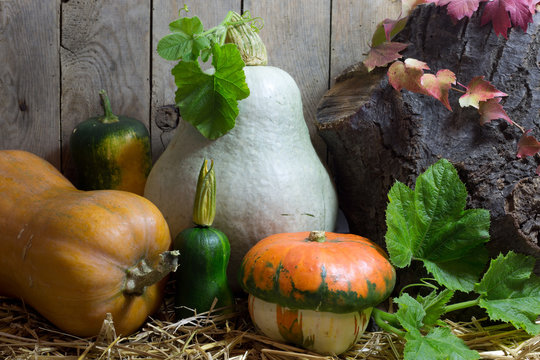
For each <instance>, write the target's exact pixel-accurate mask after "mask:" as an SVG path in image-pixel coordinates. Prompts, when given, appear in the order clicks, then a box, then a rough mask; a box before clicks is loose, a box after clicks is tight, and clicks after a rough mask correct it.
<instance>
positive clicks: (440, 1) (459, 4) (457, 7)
mask: <svg viewBox="0 0 540 360" xmlns="http://www.w3.org/2000/svg"><path fill="white" fill-rule="evenodd" d="M483 1H487V0H428V2H429V3H434V4H435V5H437V6H445V5H448V6H447V8H446V10H447V11H448V15H450V16H451V17H452V19H454V20H460V19H463V18H464V17H471V15H472V14H473V13H474V12H475V11H476V10H478V5H479V4H480V3H481V2H483Z"/></svg>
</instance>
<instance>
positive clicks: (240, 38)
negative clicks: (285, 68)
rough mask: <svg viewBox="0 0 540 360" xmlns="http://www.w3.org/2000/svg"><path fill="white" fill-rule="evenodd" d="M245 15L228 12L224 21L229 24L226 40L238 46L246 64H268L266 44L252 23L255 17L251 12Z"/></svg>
mask: <svg viewBox="0 0 540 360" xmlns="http://www.w3.org/2000/svg"><path fill="white" fill-rule="evenodd" d="M244 16H245V17H243V16H241V15H240V14H238V13H236V12H234V11H230V12H229V14H227V18H226V22H224V23H225V24H226V25H227V34H226V38H225V42H226V43H232V44H235V45H236V46H237V47H238V50H239V51H240V55H242V60H244V63H245V64H246V65H249V66H253V65H266V64H268V56H267V53H266V46H264V42H263V41H262V39H261V38H260V36H259V34H257V31H255V29H254V28H253V25H252V24H250V22H251V21H253V20H255V19H252V18H251V16H250V14H249V13H245V14H244Z"/></svg>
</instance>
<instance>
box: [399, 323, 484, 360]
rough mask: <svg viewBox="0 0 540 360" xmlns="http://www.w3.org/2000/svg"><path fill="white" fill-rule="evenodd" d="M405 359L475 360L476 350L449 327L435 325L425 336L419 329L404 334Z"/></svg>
mask: <svg viewBox="0 0 540 360" xmlns="http://www.w3.org/2000/svg"><path fill="white" fill-rule="evenodd" d="M405 339H406V340H407V343H406V344H405V349H404V351H403V356H404V359H405V360H476V359H479V358H480V354H478V352H476V351H474V350H471V349H469V348H468V347H467V345H465V343H464V342H463V340H461V339H460V338H458V337H457V336H455V335H454V334H452V332H451V331H450V329H448V328H445V327H436V328H434V329H432V330H431V331H430V332H428V334H427V335H426V336H422V334H421V333H420V332H419V331H415V332H409V333H407V334H406V335H405Z"/></svg>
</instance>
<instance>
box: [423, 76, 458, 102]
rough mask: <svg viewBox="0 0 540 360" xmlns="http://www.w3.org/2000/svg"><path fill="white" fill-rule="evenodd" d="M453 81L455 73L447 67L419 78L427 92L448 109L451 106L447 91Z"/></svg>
mask: <svg viewBox="0 0 540 360" xmlns="http://www.w3.org/2000/svg"><path fill="white" fill-rule="evenodd" d="M455 83H456V74H454V73H453V72H452V71H450V70H448V69H443V70H439V71H437V75H433V74H424V75H422V77H421V78H420V84H421V85H422V87H423V88H424V89H425V90H426V91H427V93H428V94H429V95H431V96H433V97H434V98H435V99H437V100H439V101H440V102H442V103H443V104H444V106H446V108H447V109H448V110H450V111H452V108H451V107H450V102H449V101H448V92H449V91H450V88H451V87H452V84H455Z"/></svg>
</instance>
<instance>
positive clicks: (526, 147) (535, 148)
mask: <svg viewBox="0 0 540 360" xmlns="http://www.w3.org/2000/svg"><path fill="white" fill-rule="evenodd" d="M529 132H531V130H527V131H525V133H524V134H523V135H522V136H521V139H519V141H518V153H517V157H518V158H522V157H525V156H533V155H534V154H536V153H537V152H540V142H538V140H536V139H535V138H534V136H530V135H528V134H529Z"/></svg>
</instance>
